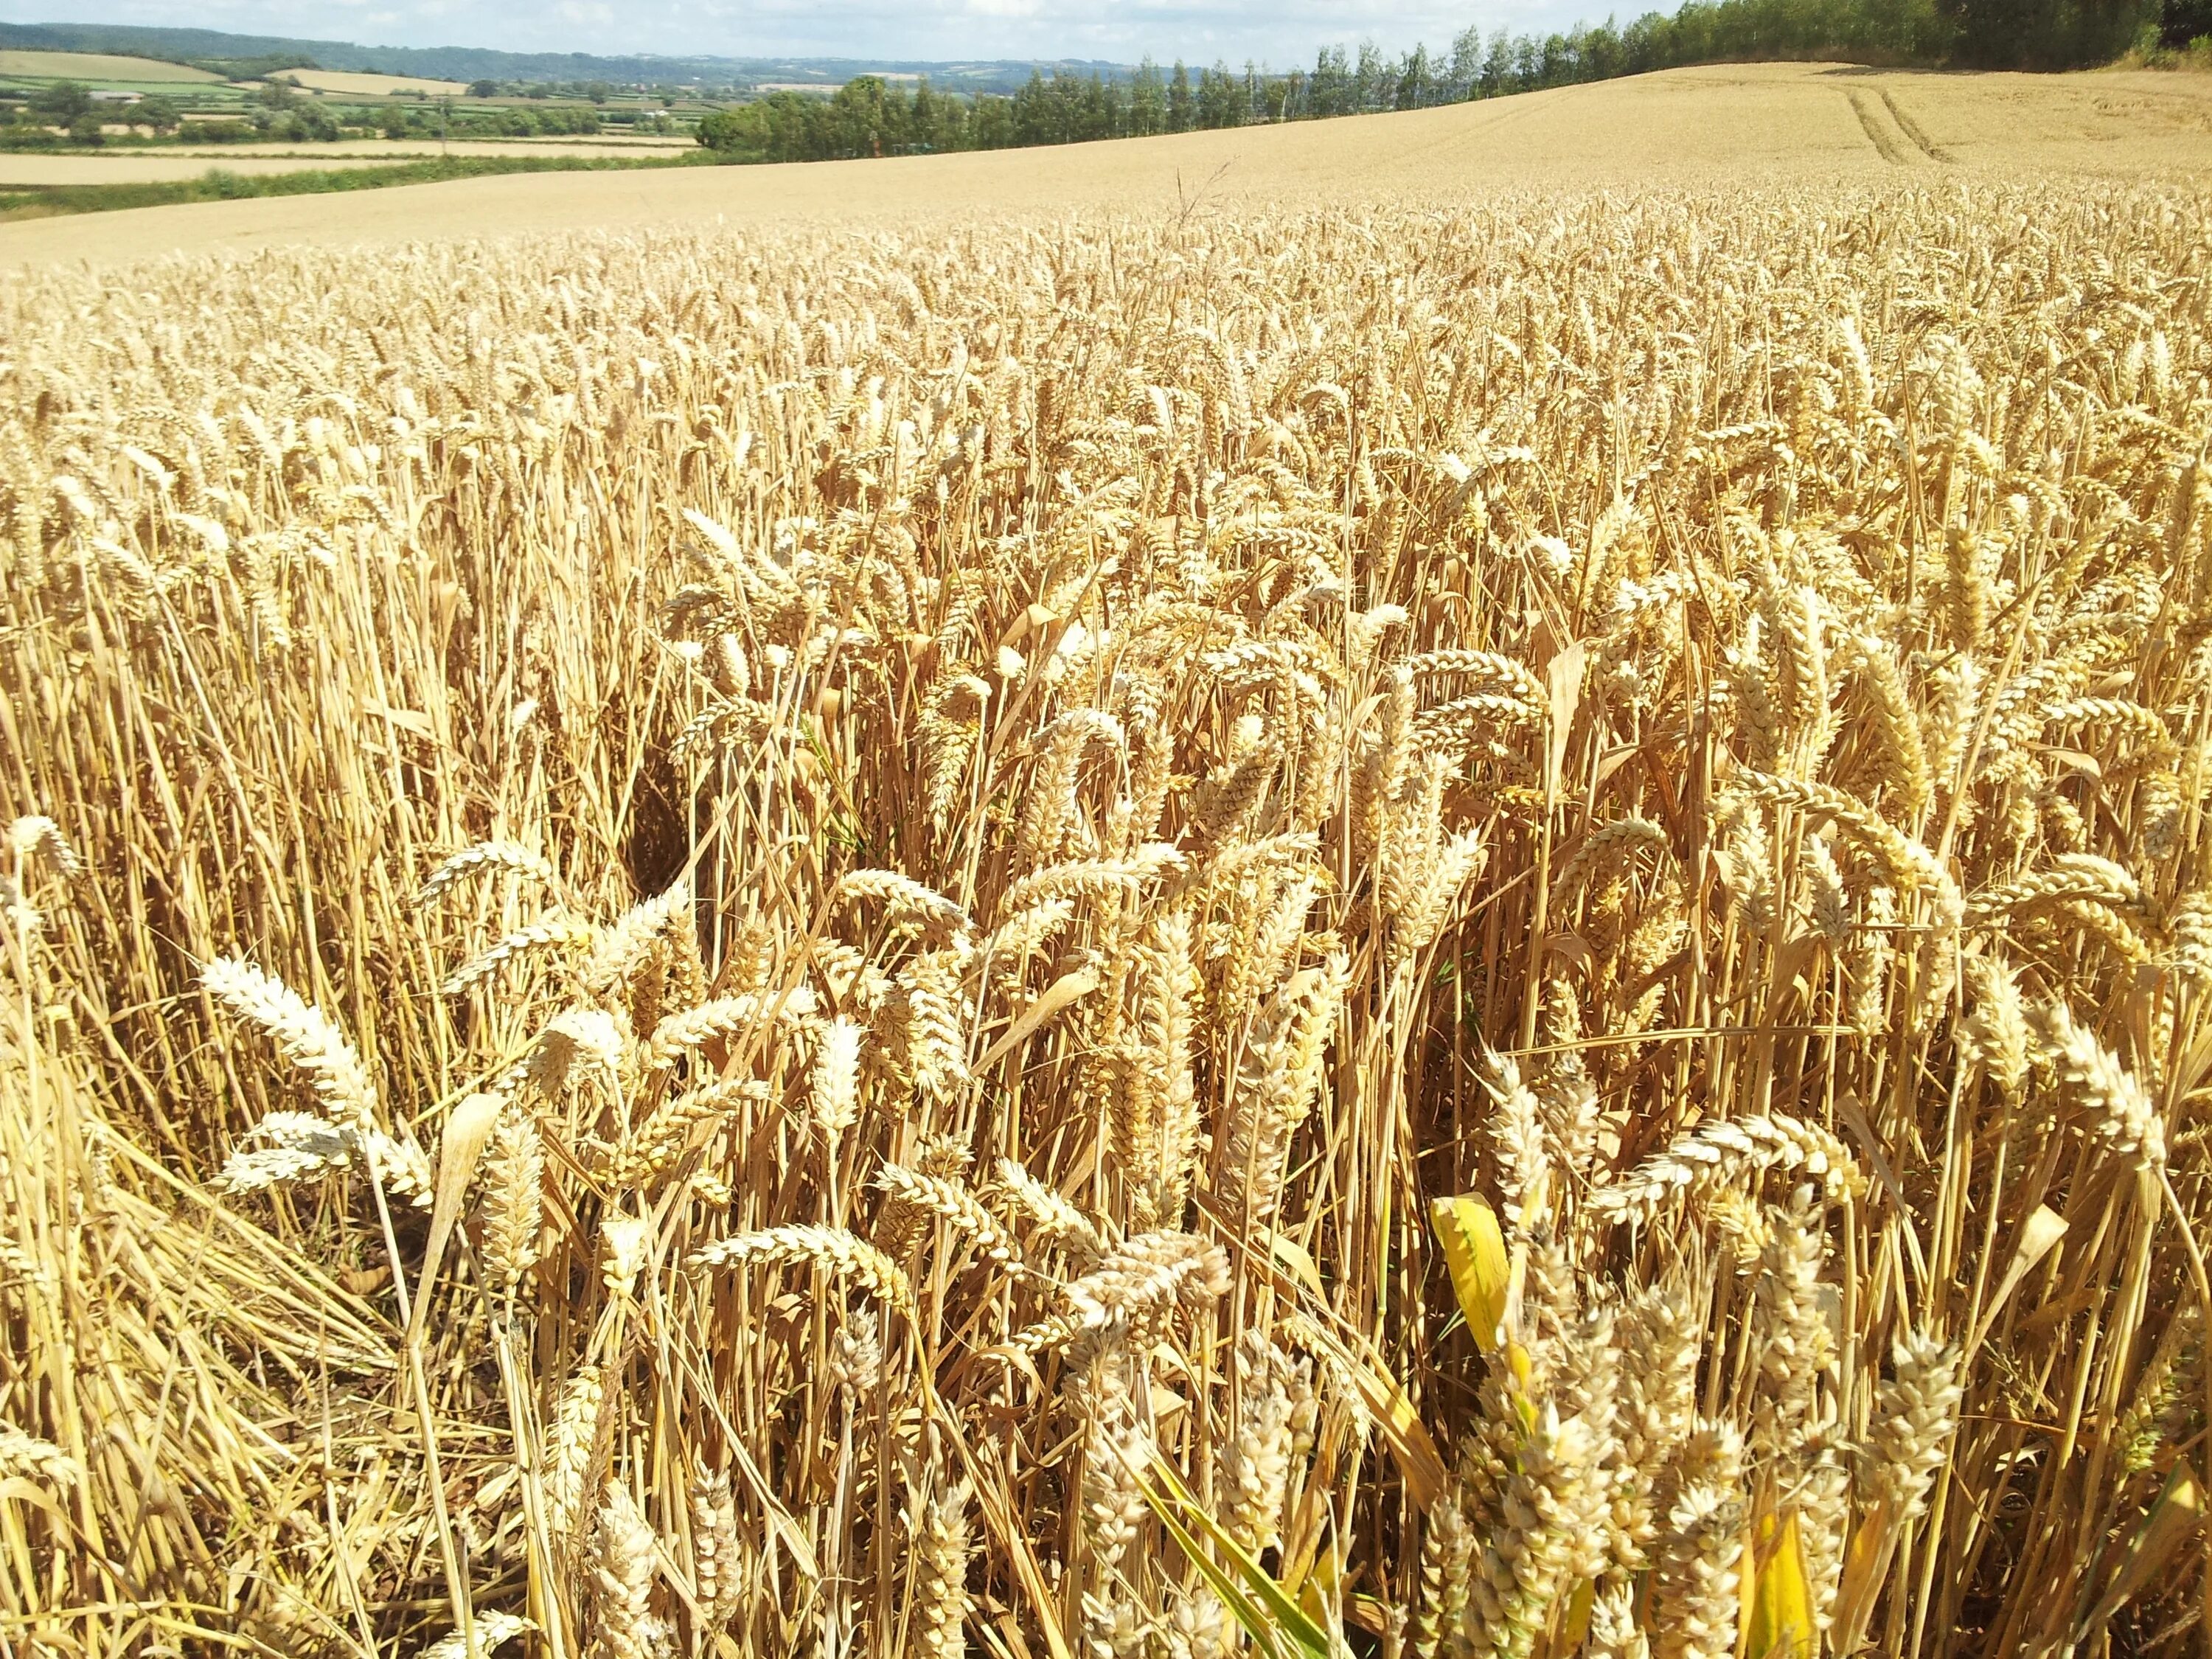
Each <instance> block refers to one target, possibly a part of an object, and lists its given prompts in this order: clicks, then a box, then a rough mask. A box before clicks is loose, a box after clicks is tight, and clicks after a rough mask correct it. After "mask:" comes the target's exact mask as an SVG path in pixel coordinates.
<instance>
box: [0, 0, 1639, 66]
mask: <svg viewBox="0 0 2212 1659" xmlns="http://www.w3.org/2000/svg"><path fill="white" fill-rule="evenodd" d="M1666 3H1668V5H1669V6H1670V8H1671V4H1672V0H1666ZM1649 4H1650V0H1644V3H1640V4H1637V5H1635V6H1634V7H1633V9H1632V10H1624V11H1623V13H1622V15H1624V16H1627V15H1633V13H1634V12H1640V11H1643V10H1645V9H1649ZM1603 15H1604V10H1603V9H1602V8H1601V6H1596V5H1580V4H1577V3H1575V0H1468V3H1464V4H1454V3H1451V0H1368V3H1365V4H1360V3H1357V0H1354V3H1328V0H1090V3H1085V0H750V3H731V0H545V3H538V4H525V3H517V0H198V3H194V4H175V3H165V0H107V3H104V4H102V3H97V0H95V3H94V4H92V5H89V6H87V7H86V8H85V9H84V10H83V11H82V12H79V11H77V9H76V6H75V5H73V4H72V3H70V0H0V20H4V21H9V22H21V23H32V22H56V21H63V20H64V19H66V20H68V21H76V22H94V21H97V22H102V23H148V24H164V25H168V26H172V27H197V28H213V29H227V30H230V31H233V32H234V33H242V34H281V35H289V36H291V37H293V38H295V39H297V38H302V37H304V38H307V39H313V40H356V41H359V42H361V43H362V44H363V45H365V46H494V47H499V48H501V49H504V50H507V51H511V52H607V53H618V52H685V53H688V52H714V53H721V54H726V55H728V56H731V57H756V56H763V55H775V54H781V53H793V54H806V55H810V56H822V55H834V56H841V57H855V58H859V57H867V58H931V59H937V60H941V61H950V60H957V59H961V58H1115V59H1120V60H1122V61H1127V62H1133V61H1135V60H1136V59H1137V58H1139V57H1141V56H1143V55H1144V54H1145V53H1146V52H1150V53H1151V54H1152V55H1153V56H1154V57H1156V58H1159V59H1161V60H1162V61H1163V62H1165V61H1169V60H1171V59H1173V58H1177V57H1182V58H1187V59H1188V60H1190V61H1191V62H1193V63H1207V62H1211V61H1212V59H1214V58H1226V59H1228V60H1229V61H1231V63H1235V64H1241V63H1243V60H1244V59H1246V58H1255V59H1258V60H1260V61H1261V62H1264V63H1267V64H1272V65H1273V66H1274V67H1276V68H1279V69H1282V68H1288V67H1291V65H1292V64H1301V65H1303V64H1310V62H1311V61H1312V58H1313V54H1314V52H1315V50H1316V48H1317V47H1320V46H1324V45H1330V44H1344V45H1354V44H1356V43H1357V42H1358V41H1359V40H1363V39H1371V40H1375V41H1376V42H1377V43H1378V44H1380V45H1381V46H1383V47H1385V48H1386V49H1389V50H1392V51H1396V50H1399V49H1401V48H1405V47H1408V46H1413V44H1414V43H1415V42H1417V41H1422V40H1425V41H1426V42H1428V44H1429V45H1430V46H1431V47H1432V48H1433V47H1438V46H1447V45H1449V42H1450V40H1451V38H1452V36H1453V35H1454V34H1455V33H1458V32H1459V31H1460V30H1461V29H1462V28H1465V27H1467V26H1468V24H1470V23H1474V24H1477V25H1479V26H1480V27H1481V28H1482V29H1483V31H1484V33H1490V32H1491V31H1492V30H1493V29H1496V28H1498V27H1511V28H1514V29H1516V30H1522V29H1535V28H1550V27H1564V26H1565V25H1566V24H1569V23H1571V22H1574V21H1577V19H1578V18H1584V19H1589V20H1591V21H1595V20H1597V19H1599V18H1601V17H1602V16H1603Z"/></svg>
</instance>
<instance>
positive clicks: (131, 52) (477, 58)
mask: <svg viewBox="0 0 2212 1659" xmlns="http://www.w3.org/2000/svg"><path fill="white" fill-rule="evenodd" d="M0 47H15V48H18V49H21V50H27V51H46V52H116V53H121V54H125V55H127V56H131V57H137V58H166V59H167V60H168V61H169V62H171V63H174V64H204V65H211V66H212V65H228V64H238V65H246V66H251V67H252V69H254V70H256V71H262V70H268V69H273V68H277V67H281V66H284V65H287V64H289V65H294V66H300V67H309V66H312V67H313V68H316V69H326V70H380V71H382V72H384V73H386V74H390V75H404V76H421V77H422V78H425V79H430V80H441V81H478V80H487V81H610V82H615V83H617V85H627V84H629V83H632V82H647V83H649V84H661V83H670V84H674V85H683V84H684V83H686V82H701V83H702V84H708V85H714V86H725V85H738V86H746V85H757V84H760V83H763V82H772V83H783V84H802V83H807V82H818V83H819V84H821V85H823V86H824V87H831V88H834V87H837V86H841V85H842V84H843V83H844V82H847V81H849V80H851V79H852V78H853V77H854V76H856V75H912V74H927V76H930V78H931V79H932V80H933V81H936V82H940V83H942V84H944V85H945V86H946V87H948V88H957V89H958V90H960V91H963V92H1012V91H1013V90H1014V89H1015V88H1018V87H1019V86H1020V85H1021V84H1022V82H1024V81H1026V80H1028V79H1029V76H1030V71H1031V70H1037V69H1042V70H1044V71H1045V72H1046V73H1048V74H1049V73H1051V72H1052V71H1053V70H1061V71H1063V72H1066V73H1073V74H1081V75H1090V74H1091V73H1093V72H1094V71H1095V72H1096V73H1097V74H1100V75H1103V76H1127V75H1128V74H1129V73H1131V70H1130V68H1129V66H1128V65H1127V64H1110V63H1106V62H1103V61H1100V60H1097V59H1078V58H1061V59H1036V60H1032V59H1026V58H1025V59H1021V60H1012V59H1002V60H999V61H995V62H991V63H951V64H931V63H923V62H919V61H915V60H908V59H892V58H720V57H714V56H709V55H701V56H696V57H666V56H661V55H657V54H644V53H641V54H639V55H637V56H635V57H627V58H603V57H598V56H594V55H592V54H591V53H588V52H494V51H490V50H489V49H487V48H483V47H477V46H356V45H355V44H354V43H353V42H351V41H349V40H290V39H287V38H285V37H283V36H280V35H270V34H226V33H222V32H221V31H220V30H216V29H170V28H142V27H136V26H133V25H131V24H125V23H0Z"/></svg>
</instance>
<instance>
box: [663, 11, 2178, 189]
mask: <svg viewBox="0 0 2212 1659" xmlns="http://www.w3.org/2000/svg"><path fill="white" fill-rule="evenodd" d="M2200 24H2201V27H2199V25H2200ZM2203 33H2212V0H1686V3H1685V4H1684V5H1683V6H1682V7H1681V9H1680V10H1678V11H1676V12H1674V13H1673V14H1671V15H1669V14H1666V13H1662V12H1650V13H1647V14H1645V15H1643V16H1641V17H1638V18H1637V19H1636V20H1635V21H1632V22H1631V23H1628V24H1626V25H1625V26H1620V25H1616V24H1615V23H1614V22H1613V21H1612V20H1611V19H1608V20H1607V21H1605V22H1603V23H1601V24H1598V25H1596V26H1595V27H1582V26H1577V27H1574V28H1572V29H1569V30H1567V31H1565V32H1564V33H1550V34H1545V35H1535V34H1516V33H1512V32H1510V31H1509V30H1503V29H1501V30H1499V31H1498V32H1497V33H1493V34H1491V35H1489V36H1487V37H1486V36H1485V35H1484V34H1483V33H1481V31H1480V29H1479V28H1475V27H1469V28H1467V29H1464V30H1462V31H1461V33H1459V35H1458V36H1457V37H1456V38H1455V40H1453V41H1452V44H1451V46H1450V48H1449V51H1446V52H1431V51H1430V50H1429V49H1428V48H1427V47H1426V46H1416V47H1414V48H1413V50H1412V51H1410V52H1403V53H1399V54H1395V55H1393V54H1387V53H1385V52H1383V51H1382V50H1381V49H1380V48H1378V47H1376V46H1374V45H1373V44H1371V43H1370V44H1368V45H1364V46H1361V47H1360V48H1359V49H1358V52H1346V50H1345V49H1344V48H1343V47H1341V46H1333V47H1328V48H1324V49H1323V50H1322V52H1320V53H1319V54H1318V56H1317V57H1316V59H1315V62H1314V65H1313V67H1312V69H1310V70H1290V71H1288V72H1287V73H1278V72H1273V71H1270V70H1265V69H1263V68H1261V67H1260V66H1258V65H1256V64H1250V63H1247V64H1245V65H1244V66H1243V69H1242V70H1236V69H1232V68H1231V67H1230V66H1229V65H1227V64H1221V63H1217V64H1214V65H1213V66H1212V67H1211V68H1208V69H1201V70H1199V71H1197V73H1196V74H1193V73H1192V71H1191V70H1190V69H1189V68H1188V66H1187V65H1185V64H1181V63H1177V64H1176V65H1175V66H1174V67H1173V68H1172V69H1171V70H1162V69H1161V68H1160V67H1159V66H1158V64H1154V63H1152V61H1151V60H1150V59H1147V60H1146V62H1145V63H1144V64H1143V65H1141V66H1140V67H1139V69H1138V70H1137V71H1136V73H1135V74H1134V75H1133V76H1130V77H1128V78H1127V79H1119V78H1109V77H1106V76H1100V75H1098V74H1096V73H1093V74H1091V75H1089V76H1078V75H1059V74H1056V75H1054V76H1049V77H1048V76H1045V75H1044V74H1043V73H1042V71H1038V72H1036V73H1033V74H1032V75H1031V76H1030V80H1029V82H1028V83H1027V84H1026V85H1025V86H1024V87H1022V88H1020V89H1019V90H1018V91H1017V92H1015V93H1014V94H1012V96H1011V97H998V96H994V95H989V94H984V95H979V96H975V97H964V96H959V95H956V94H950V93H946V92H944V91H941V90H939V89H936V88H932V87H931V86H930V84H929V82H928V80H927V77H926V76H923V77H920V78H917V79H916V80H915V81H914V82H912V83H911V84H910V86H909V84H908V82H905V81H904V80H903V79H895V78H887V77H884V76H872V75H871V76H860V77H859V78H857V79H855V80H853V81H850V82H847V83H846V84H845V86H844V87H842V88H840V89H839V90H838V91H837V92H836V94H834V95H831V96H828V97H824V96H823V95H822V94H817V93H805V92H776V93H771V94H769V95H768V96H767V97H765V98H761V99H758V100H755V101H753V102H750V103H747V104H744V105H741V106H736V107H733V108H729V109H724V110H720V111H717V112H714V114H711V115H709V116H708V117H707V118H705V119H704V120H703V121H702V122H701V124H700V126H699V130H698V137H699V142H700V143H702V144H705V145H708V147H710V148H712V149H716V150H718V151H721V152H724V153H726V154H727V155H730V156H731V157H732V159H737V160H745V161H830V160H836V159H842V158H846V157H852V156H863V155H920V154H928V153H932V152H936V151H943V150H963V149H1012V148H1018V147H1024V146H1028V145H1035V144H1065V143H1082V142H1085V141H1087V140H1092V139H1100V138H1129V137H1148V136H1151V135H1153V134H1157V133H1167V132H1188V131H1194V130H1198V129H1207V128H1221V127H1237V126H1247V125H1260V124H1263V123H1269V122H1279V121H1299V120H1314V119H1320V118H1328V117H1331V116H1338V115H1357V114H1365V113H1370V112H1377V111H1383V110H1407V109H1425V108H1429V107H1432V106H1437V105H1441V104H1454V103H1462V102H1465V101H1467V100H1470V99H1479V98H1495V97H1501V96H1504V95H1505V94H1511V93H1520V92H1534V91H1540V90H1542V89H1543V88H1548V87H1560V86H1570V85H1573V84H1576V83H1577V82H1587V81H1606V80H1612V79H1614V78H1617V77H1619V76H1627V75H1641V74H1644V73H1647V72H1649V71H1650V70H1663V69H1677V68H1681V67H1684V66H1686V65H1689V64H1711V63H1726V62H1756V61H1760V60H1775V59H1796V60H1803V59H1808V58H1846V59H1849V60H1850V61H1853V62H1857V63H1870V64H1890V65H1919V66H1927V67H1936V66H1943V65H1953V66H1957V67H1962V68H1963V67H1973V68H2002V69H2031V70H2058V69H2070V68H2078V67H2081V66H2082V65H2085V64H2097V63H2104V62H2107V61H2109V60H2110V59H2112V58H2114V57H2116V56H2118V54H2120V53H2121V52H2125V51H2127V50H2128V49H2129V48H2130V46H2135V45H2137V44H2139V43H2143V42H2146V41H2150V42H2154V41H2156V40H2160V39H2163V40H2166V42H2167V43H2168V44H2171V45H2172V46H2183V45H2185V44H2186V43H2187V42H2188V40H2191V39H2192V38H2194V37H2195V36H2197V35H2198V34H2203Z"/></svg>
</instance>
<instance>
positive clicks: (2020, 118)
mask: <svg viewBox="0 0 2212 1659" xmlns="http://www.w3.org/2000/svg"><path fill="white" fill-rule="evenodd" d="M2208 165H2212V83H2208V82H2204V81H2203V80H2201V79H2198V78H2194V77H2187V76H2172V75H2158V74H2151V73H2134V74H2125V73H2099V74H2093V75H2078V76H2015V75H1989V76H1930V75H1917V74H1905V73H1876V72H1873V71H1869V70H1858V69H1853V68H1849V67H1844V66H1832V65H1831V66H1824V65H1819V64H1757V65H1745V66H1729V67H1718V68H1708V69H1694V70H1674V71H1670V72H1668V73H1666V74H1663V75H1654V76H1643V77H1639V78H1637V79H1633V80H1626V81H1615V82H1604V83H1601V84H1597V85H1591V86H1583V87H1571V88H1560V89H1559V90H1557V91H1553V92H1543V93H1534V94H1528V95H1526V96H1523V97H1519V98H1505V99H1497V100H1491V101H1489V102H1486V103H1480V104H1469V105H1461V106H1453V107H1450V108H1446V109H1437V110H1426V111H1420V112H1412V113H1407V114H1394V115H1375V116H1363V117H1356V118H1347V119H1345V120H1340V121H1329V122H1314V123H1304V124H1299V125H1291V126H1284V127H1273V128H1256V129H1255V128H1245V129H1242V130H1238V131H1227V132H1205V133H1188V134H1183V135H1181V136H1178V137H1167V138H1147V139H1136V140H1125V141H1121V142H1119V143H1112V144H1106V145H1077V146H1069V147H1066V148H1062V149H1025V150H1006V151H998V152H994V153H987V154H975V155H943V156H922V157H913V158H905V159H900V160H895V161H842V162H825V163H817V164H812V165H795V166H785V167H727V168H716V169H712V170H707V171H686V172H683V173H659V174H634V173H632V174H611V175H606V176H601V177H578V176H572V175H562V176H549V177H533V178H513V179H481V180H470V181H465V182H460V183H454V184H446V185H424V186H420V187H416V188H410V189H404V190H393V191H379V192H376V193H374V194H373V195H368V196H347V197H297V198H290V199H282V200H261V201H246V202H235V203H215V204H194V205H190V206H183V207H171V208H152V209H143V210H132V211H129V212H123V213H109V214H100V215H96V216H88V217H85V218H82V219H77V220H69V221H54V222H33V223H25V224H21V225H15V226H9V227H6V228H0V265H14V264H23V263H32V264H73V263H75V262H76V261H79V260H86V259H89V260H94V261H99V262H116V261H123V260H131V259H137V258H143V257H146V256H148V255H153V254H160V253H164V252H206V251H210V250H217V249H232V250H236V251H238V252H250V251H252V250H254V249H258V248H264V247H275V246H297V245H314V246H356V245H361V244H364V243H394V242H404V241H411V240H423V239H431V238H440V237H450V236H505V235H514V234H524V233H527V232H532V231H543V230H562V229H584V228H595V227H616V228H647V227H652V226H678V225H690V226H696V225H697V224H699V223H701V222H714V221H717V220H720V221H722V222H729V223H748V222H750V223H786V222H811V223H819V224H824V225H832V226H836V225H852V226H856V227H865V226H871V225H890V224H901V223H913V222H927V221H934V220H942V219H944V218H946V217H955V216H957V217H967V216H975V215H981V214H987V213H1008V214H1019V215H1025V216H1051V215H1056V214H1060V213H1063V212H1071V211H1102V210H1104V211H1136V212H1150V211H1160V212H1170V211H1176V210H1178V204H1188V202H1190V201H1191V200H1193V199H1194V198H1195V199H1197V200H1199V201H1200V203H1201V204H1212V205H1218V204H1226V203H1231V202H1236V203H1243V204H1255V205H1273V206H1279V207H1280V206H1293V207H1294V206H1297V205H1299V204H1322V203H1346V202H1350V203H1357V202H1360V201H1363V200H1376V199H1381V198H1383V197H1394V198H1396V199H1400V200H1413V201H1417V202H1432V203H1437V204H1448V203H1450V202H1453V201H1455V200H1462V199H1464V198H1465V197H1467V196H1468V193H1469V192H1470V191H1499V190H1510V189H1516V188H1523V187H1528V188H1549V187H1590V186H1597V187H1607V188H1633V187H1637V186H1639V185H1722V184H1728V183H1739V182H1740V183H1750V182H1753V181H1756V180H1759V179H1772V178H1776V177H1790V178H1797V179H1863V180H1865V181H1867V182H1868V183H1869V184H1871V183H1875V182H1878V181H1880V180H1881V179H1885V178H1892V179H1893V178H1897V177H1900V176H1917V177H1921V178H1924V179H1927V180H1929V181H1931V182H1932V181H1934V180H1936V179H1941V178H1943V177H1945V176H1947V175H1948V174H1954V173H1955V174H1959V175H1973V174H1981V175H1986V176H2000V177H2011V176H2016V175H2019V174H2021V173H2029V172H2057V173H2082V174H2093V175H2100V176H2113V177H2130V178H2131V177H2171V176H2187V175H2189V174H2190V173H2194V172H2196V171H2197V170H2199V169H2202V168H2204V167H2207V166H2208Z"/></svg>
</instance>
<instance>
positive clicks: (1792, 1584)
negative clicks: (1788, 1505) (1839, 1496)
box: [1743, 1510, 1820, 1659]
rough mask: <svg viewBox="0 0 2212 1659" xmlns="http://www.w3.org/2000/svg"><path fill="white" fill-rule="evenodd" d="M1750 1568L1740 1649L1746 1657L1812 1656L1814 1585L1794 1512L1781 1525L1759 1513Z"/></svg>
mask: <svg viewBox="0 0 2212 1659" xmlns="http://www.w3.org/2000/svg"><path fill="white" fill-rule="evenodd" d="M1753 1564H1754V1565H1753V1571H1751V1572H1750V1573H1749V1574H1747V1575H1746V1577H1745V1578H1744V1581H1743V1595H1744V1615H1745V1616H1744V1633H1745V1642H1744V1652H1745V1654H1746V1655H1747V1659H1815V1656H1816V1655H1817V1654H1818V1652H1819V1650H1820V1638H1819V1634H1818V1632H1817V1628H1816V1626H1814V1622H1813V1591H1812V1586H1811V1585H1810V1584H1809V1583H1807V1582H1806V1577H1805V1548H1804V1542H1803V1541H1802V1539H1801V1538H1799V1537H1798V1535H1797V1512H1796V1510H1791V1511H1790V1514H1789V1515H1788V1516H1786V1517H1785V1518H1784V1520H1783V1521H1782V1522H1781V1524H1780V1525H1779V1526H1777V1525H1776V1524H1775V1518H1774V1516H1771V1515H1767V1516H1760V1517H1759V1524H1758V1527H1757V1529H1756V1534H1755V1536H1754V1539H1753Z"/></svg>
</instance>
